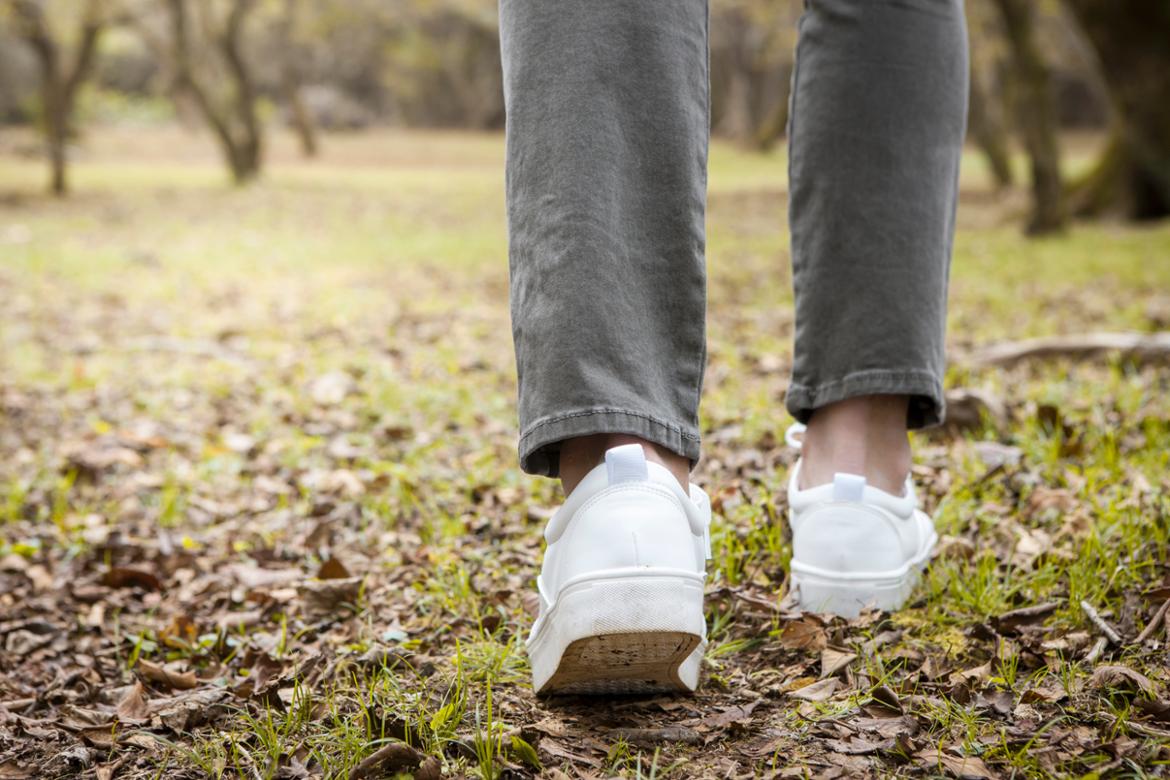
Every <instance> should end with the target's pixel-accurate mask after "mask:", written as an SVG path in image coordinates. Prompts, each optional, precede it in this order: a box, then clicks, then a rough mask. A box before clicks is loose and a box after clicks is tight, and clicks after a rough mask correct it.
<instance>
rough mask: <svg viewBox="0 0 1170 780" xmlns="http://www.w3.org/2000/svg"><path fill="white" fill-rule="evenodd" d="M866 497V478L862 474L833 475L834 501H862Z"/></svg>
mask: <svg viewBox="0 0 1170 780" xmlns="http://www.w3.org/2000/svg"><path fill="white" fill-rule="evenodd" d="M864 497H865V477H863V476H861V475H860V474H844V473H840V472H838V473H836V474H834V475H833V500H834V501H861V500H863V499H864Z"/></svg>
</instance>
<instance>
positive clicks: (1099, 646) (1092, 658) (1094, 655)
mask: <svg viewBox="0 0 1170 780" xmlns="http://www.w3.org/2000/svg"><path fill="white" fill-rule="evenodd" d="M1108 644H1109V640H1107V639H1106V638H1105V637H1103V636H1102V637H1097V642H1096V644H1094V645H1093V647H1092V649H1090V650H1089V654H1088V655H1086V656H1085V663H1087V664H1088V665H1089V666H1092V665H1093V664H1095V663H1097V659H1098V658H1100V657H1101V653H1103V652H1105V648H1106V646H1108Z"/></svg>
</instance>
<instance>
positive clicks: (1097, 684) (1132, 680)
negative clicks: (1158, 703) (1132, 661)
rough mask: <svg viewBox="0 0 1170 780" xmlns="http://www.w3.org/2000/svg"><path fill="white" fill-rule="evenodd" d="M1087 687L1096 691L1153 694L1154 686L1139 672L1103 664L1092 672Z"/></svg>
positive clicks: (1124, 667)
mask: <svg viewBox="0 0 1170 780" xmlns="http://www.w3.org/2000/svg"><path fill="white" fill-rule="evenodd" d="M1089 687H1090V688H1095V689H1097V690H1104V689H1112V690H1121V691H1126V692H1129V693H1145V694H1151V695H1152V694H1153V693H1154V684H1153V683H1152V682H1150V678H1148V677H1146V676H1145V675H1144V674H1141V673H1140V672H1135V671H1134V670H1133V669H1130V668H1129V667H1128V666H1116V665H1110V664H1105V665H1103V666H1098V667H1097V668H1096V669H1094V670H1093V676H1092V677H1090V678H1089Z"/></svg>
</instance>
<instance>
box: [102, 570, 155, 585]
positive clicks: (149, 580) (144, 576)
mask: <svg viewBox="0 0 1170 780" xmlns="http://www.w3.org/2000/svg"><path fill="white" fill-rule="evenodd" d="M101 583H102V585H105V586H106V587H109V588H142V589H143V590H162V583H161V582H160V581H159V579H158V577H156V576H154V575H153V574H151V573H150V572H148V571H146V570H145V569H135V568H131V567H129V566H114V567H113V568H111V569H110V570H109V571H107V572H106V573H105V574H103V575H102V578H101Z"/></svg>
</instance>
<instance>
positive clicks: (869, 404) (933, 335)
mask: <svg viewBox="0 0 1170 780" xmlns="http://www.w3.org/2000/svg"><path fill="white" fill-rule="evenodd" d="M807 8H808V10H807V12H806V14H805V16H804V18H803V19H802V20H801V30H800V40H799V44H798V50H797V68H796V76H795V79H794V88H793V97H792V112H791V125H790V128H789V130H790V132H789V139H790V146H789V154H790V163H789V170H790V174H789V175H790V179H791V200H790V207H789V208H790V214H789V217H790V223H791V227H792V259H793V284H794V287H795V293H796V353H795V359H794V362H793V375H792V383H791V385H790V387H789V390H788V397H787V406H788V410H789V412H790V413H791V414H792V415H793V416H794V417H796V418H797V419H798V420H800V421H801V422H807V423H808V424H809V429H808V432H807V434H806V436H805V445H806V451H805V458H804V466H803V473H802V482H803V483H804V486H811V485H817V484H822V483H824V482H827V481H829V480H831V479H832V474H833V472H835V471H850V472H853V473H862V474H864V475H866V476H867V477H870V479H871V481H872V482H873V484H875V485H877V486H879V487H883V488H884V489H887V490H900V489H901V483H902V481H903V480H904V479H905V476H906V472H907V471H908V469H909V465H910V451H909V444H908V442H907V439H906V434H905V431H906V428H907V427H910V428H915V427H921V426H924V425H931V424H934V423H938V422H940V421H941V419H942V414H943V391H942V380H943V370H944V356H943V335H944V327H945V322H946V290H947V278H948V272H949V262H950V251H951V241H952V236H953V232H954V212H955V202H956V197H957V184H958V171H959V157H960V154H961V151H962V142H963V134H964V128H965V124H966V106H967V51H966V46H967V38H966V29H965V25H964V18H963V8H962V3H961V0H905V1H904V2H900V3H893V2H863V1H862V0H809V1H808V3H807ZM849 399H853V400H852V401H851V402H849Z"/></svg>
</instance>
